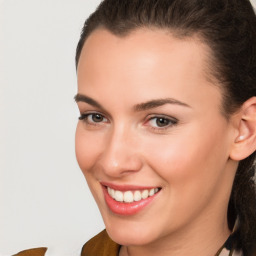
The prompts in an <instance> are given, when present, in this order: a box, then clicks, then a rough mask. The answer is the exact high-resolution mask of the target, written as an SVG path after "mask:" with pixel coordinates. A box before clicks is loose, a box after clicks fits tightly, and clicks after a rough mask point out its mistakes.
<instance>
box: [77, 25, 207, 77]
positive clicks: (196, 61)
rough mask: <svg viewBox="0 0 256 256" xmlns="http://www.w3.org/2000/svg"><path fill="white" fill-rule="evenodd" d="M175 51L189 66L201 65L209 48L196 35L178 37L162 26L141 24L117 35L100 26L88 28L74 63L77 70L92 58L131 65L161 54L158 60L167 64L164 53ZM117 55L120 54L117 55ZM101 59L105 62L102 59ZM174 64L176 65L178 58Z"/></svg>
mask: <svg viewBox="0 0 256 256" xmlns="http://www.w3.org/2000/svg"><path fill="white" fill-rule="evenodd" d="M175 52H176V53H177V55H179V57H180V58H183V60H186V61H187V62H189V63H188V64H191V63H193V66H196V67H199V66H200V68H204V67H206V64H207V61H208V55H209V53H210V49H209V48H208V46H207V45H205V44H203V43H202V42H201V41H200V40H199V38H196V37H186V38H180V39H179V38H177V37H175V36H174V34H172V33H171V32H170V31H167V30H162V29H156V28H152V29H149V28H143V29H142V28H141V29H137V30H135V31H132V32H131V33H129V34H128V35H125V36H117V35H114V34H112V33H111V32H109V31H108V30H106V29H103V28H101V29H97V30H95V31H94V32H92V34H91V35H90V36H89V37H88V38H87V40H86V41H85V44H84V47H83V50H82V52H81V56H80V61H79V63H78V72H79V71H80V70H81V65H82V66H83V67H84V64H86V62H89V61H90V65H92V64H93V63H95V62H96V61H97V62H98V63H97V64H102V66H104V65H105V66H106V65H108V66H109V65H111V64H116V65H118V64H120V63H118V61H122V65H119V66H125V65H129V64H130V66H134V65H136V64H139V63H138V62H143V61H144V62H147V64H149V63H150V62H155V61H157V60H159V59H160V58H162V57H165V58H162V61H163V60H164V59H165V60H166V62H169V64H170V63H171V62H170V59H168V54H170V53H172V54H173V53H175ZM120 56H121V58H118V57H120ZM171 57H174V56H171ZM81 59H82V61H81ZM100 59H101V60H102V61H101V63H100V61H99V60H100ZM105 60H108V61H109V62H104V61H105ZM81 62H82V63H81ZM142 64H143V63H142ZM176 64H177V65H178V62H177V63H176ZM99 67H100V66H99ZM191 67H192V66H191Z"/></svg>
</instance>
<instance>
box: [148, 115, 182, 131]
mask: <svg viewBox="0 0 256 256" xmlns="http://www.w3.org/2000/svg"><path fill="white" fill-rule="evenodd" d="M177 123H178V120H177V119H175V118H170V117H161V116H155V117H151V118H150V119H149V120H148V122H147V125H149V126H151V127H152V128H154V129H161V128H168V127H171V126H174V125H176V124H177Z"/></svg>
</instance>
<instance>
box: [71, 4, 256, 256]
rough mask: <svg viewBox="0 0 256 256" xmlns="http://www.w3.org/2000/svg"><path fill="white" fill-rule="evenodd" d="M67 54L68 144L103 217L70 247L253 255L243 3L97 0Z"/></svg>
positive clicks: (254, 117) (252, 129) (249, 68)
mask: <svg viewBox="0 0 256 256" xmlns="http://www.w3.org/2000/svg"><path fill="white" fill-rule="evenodd" d="M76 65H77V77H78V94H77V95H76V96H75V100H76V102H77V104H78V107H79V110H80V113H81V116H80V117H79V122H78V126H77V132H76V155H77V160H78V163H79V165H80V168H81V170H82V171H83V173H84V175H85V178H86V180H87V182H88V185H89V187H90V189H91V192H92V194H93V196H94V198H95V200H96V202H97V204H98V207H99V210H100V212H101V214H102V217H103V220H104V223H105V225H106V230H104V231H103V232H101V233H100V234H98V235H97V236H96V237H94V238H92V239H91V240H90V241H89V242H87V243H86V244H85V245H84V247H83V249H82V253H81V255H86V256H95V255H119V256H126V255H131V256H140V255H147V256H150V255H158V256H163V255H172V256H180V255H182V256H184V255H190V256H194V255H197V256H198V255H203V256H212V255H221V256H225V255H233V256H234V255H244V256H248V255H254V251H255V244H256V199H255V197H256V196H255V182H254V180H253V177H254V173H255V167H254V166H253V163H254V160H255V149H256V97H255V95H256V18H255V14H254V12H253V9H252V6H251V4H250V2H249V1H248V0H229V1H227V0H214V1H213V0H200V1H199V0H105V1H103V2H102V3H101V5H100V6H99V7H98V9H97V10H96V11H95V12H94V13H93V14H92V15H91V16H90V17H89V19H88V20H87V21H86V22H85V25H84V28H83V31H82V34H81V39H80V41H79V43H78V47H77V53H76Z"/></svg>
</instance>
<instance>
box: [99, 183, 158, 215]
mask: <svg viewBox="0 0 256 256" xmlns="http://www.w3.org/2000/svg"><path fill="white" fill-rule="evenodd" d="M101 185H102V188H103V193H104V198H105V201H106V204H107V206H108V208H109V209H110V210H111V211H112V212H113V213H115V214H118V215H134V214H136V213H138V212H139V211H141V210H143V209H144V208H145V207H146V206H147V205H149V204H150V203H152V202H153V200H154V199H155V198H156V197H157V195H158V194H159V192H160V191H161V188H160V187H150V188H139V187H135V186H125V187H119V186H118V187H117V186H114V185H106V184H101Z"/></svg>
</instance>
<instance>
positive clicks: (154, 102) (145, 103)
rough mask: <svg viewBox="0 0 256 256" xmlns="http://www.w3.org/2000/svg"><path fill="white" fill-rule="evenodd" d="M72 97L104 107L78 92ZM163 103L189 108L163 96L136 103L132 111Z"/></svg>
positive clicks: (143, 109)
mask: <svg viewBox="0 0 256 256" xmlns="http://www.w3.org/2000/svg"><path fill="white" fill-rule="evenodd" d="M74 99H75V101H76V102H77V103H78V102H85V103H87V104H89V105H92V106H94V107H97V108H100V109H104V108H103V107H102V106H101V105H100V103H98V102H97V101H96V100H94V99H92V98H90V97H88V96H86V95H83V94H79V93H78V94H77V95H75V97H74ZM165 104H173V105H179V106H183V107H188V108H191V106H189V105H188V104H186V103H184V102H181V101H179V100H176V99H173V98H165V99H155V100H150V101H147V102H143V103H140V104H136V105H135V106H134V107H133V109H134V111H136V112H139V111H145V110H149V109H152V108H157V107H161V106H163V105H165Z"/></svg>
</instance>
